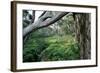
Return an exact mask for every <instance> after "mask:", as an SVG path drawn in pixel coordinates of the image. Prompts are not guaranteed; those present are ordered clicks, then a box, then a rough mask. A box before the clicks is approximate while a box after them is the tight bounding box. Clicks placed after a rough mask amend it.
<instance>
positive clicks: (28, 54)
mask: <svg viewBox="0 0 100 73" xmlns="http://www.w3.org/2000/svg"><path fill="white" fill-rule="evenodd" d="M27 13H28V12H27ZM24 16H25V15H24ZM28 24H29V22H28V21H23V27H24V28H25V27H26V26H27V25H28ZM73 24H74V17H73V15H72V14H71V15H69V16H64V17H63V18H62V19H60V20H59V21H57V22H56V23H54V24H53V25H50V26H48V27H45V28H41V29H39V30H36V31H35V32H32V33H30V34H28V35H27V36H26V37H25V38H23V47H24V48H23V62H39V61H61V60H79V59H80V47H79V42H78V41H77V40H76V35H75V26H74V25H73Z"/></svg>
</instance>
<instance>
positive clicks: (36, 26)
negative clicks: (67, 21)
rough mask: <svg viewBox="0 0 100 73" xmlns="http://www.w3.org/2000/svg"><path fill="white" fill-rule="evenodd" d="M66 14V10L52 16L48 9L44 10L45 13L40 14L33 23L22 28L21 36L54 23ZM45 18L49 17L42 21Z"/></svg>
mask: <svg viewBox="0 0 100 73" xmlns="http://www.w3.org/2000/svg"><path fill="white" fill-rule="evenodd" d="M66 14H68V12H58V13H57V14H56V15H55V16H53V15H51V14H50V11H48V12H45V14H44V15H43V16H41V17H40V18H39V19H38V20H37V21H36V22H34V23H33V24H31V25H29V26H27V27H26V28H24V29H23V37H25V36H26V35H27V34H29V33H30V32H32V31H35V30H37V29H40V28H44V27H47V26H49V25H51V24H53V23H55V22H56V21H58V20H60V19H61V18H62V17H63V16H65V15H66ZM45 18H46V19H47V18H49V19H48V20H45V21H44V19H45Z"/></svg>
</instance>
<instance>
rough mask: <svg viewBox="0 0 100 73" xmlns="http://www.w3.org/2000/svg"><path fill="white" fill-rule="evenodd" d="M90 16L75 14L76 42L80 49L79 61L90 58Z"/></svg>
mask: <svg viewBox="0 0 100 73" xmlns="http://www.w3.org/2000/svg"><path fill="white" fill-rule="evenodd" d="M90 24H91V23H90V14H88V13H80V14H75V33H76V40H77V41H78V43H79V47H80V59H90V58H91V36H90V35H91V32H90V31H91V29H90V28H91V26H90Z"/></svg>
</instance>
